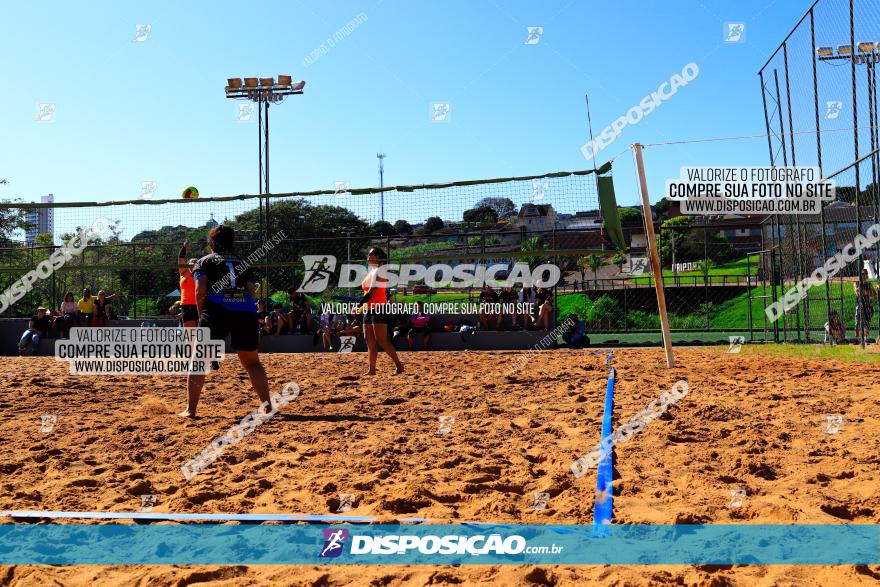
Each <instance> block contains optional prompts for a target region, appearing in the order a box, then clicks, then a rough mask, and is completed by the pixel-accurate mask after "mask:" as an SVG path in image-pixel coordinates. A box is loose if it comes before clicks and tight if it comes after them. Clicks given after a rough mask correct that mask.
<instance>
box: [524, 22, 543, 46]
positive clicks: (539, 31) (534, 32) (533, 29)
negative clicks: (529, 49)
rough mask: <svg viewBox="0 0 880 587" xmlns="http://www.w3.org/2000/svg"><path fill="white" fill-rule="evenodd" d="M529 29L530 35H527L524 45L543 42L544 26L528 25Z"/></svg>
mask: <svg viewBox="0 0 880 587" xmlns="http://www.w3.org/2000/svg"><path fill="white" fill-rule="evenodd" d="M526 29H527V30H528V37H526V42H525V43H523V44H524V45H537V44H538V43H540V42H541V35H543V34H544V27H542V26H530V27H526Z"/></svg>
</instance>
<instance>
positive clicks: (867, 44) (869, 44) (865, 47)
mask: <svg viewBox="0 0 880 587" xmlns="http://www.w3.org/2000/svg"><path fill="white" fill-rule="evenodd" d="M858 47H859V51H861V52H862V53H873V52H874V42H873V41H859V45H858Z"/></svg>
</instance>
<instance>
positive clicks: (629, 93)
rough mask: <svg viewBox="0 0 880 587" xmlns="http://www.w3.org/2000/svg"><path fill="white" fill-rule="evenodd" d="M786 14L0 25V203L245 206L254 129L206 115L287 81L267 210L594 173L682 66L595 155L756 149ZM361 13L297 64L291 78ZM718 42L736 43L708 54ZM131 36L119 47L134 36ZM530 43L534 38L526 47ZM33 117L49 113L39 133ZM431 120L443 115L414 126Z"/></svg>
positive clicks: (620, 170)
mask: <svg viewBox="0 0 880 587" xmlns="http://www.w3.org/2000/svg"><path fill="white" fill-rule="evenodd" d="M809 4H810V3H809V2H808V1H806V0H796V1H785V2H783V1H780V0H776V1H775V2H772V1H771V2H756V1H750V0H745V1H741V2H727V1H720V0H716V1H713V0H702V1H701V0H681V1H666V2H643V1H642V2H638V1H624V0H621V1H616V2H584V1H573V2H535V1H534V0H530V1H516V2H504V1H502V0H488V1H487V0H447V1H444V2H413V1H410V2H406V1H403V0H367V1H346V2H303V1H300V2H297V1H294V2H274V3H273V2H267V3H264V4H260V5H259V6H257V5H254V4H251V3H245V2H212V3H210V4H209V3H206V2H202V3H182V2H166V1H151V2H144V3H138V4H137V5H135V4H130V5H129V4H128V3H117V2H90V3H72V2H64V3H62V2H42V3H24V2H19V3H15V4H7V5H6V6H4V10H3V17H2V19H0V51H2V54H3V55H4V56H6V58H5V59H4V68H3V71H4V80H5V82H6V84H7V91H4V92H2V94H0V113H2V115H0V133H2V136H3V137H4V140H3V141H2V143H0V177H5V178H6V179H8V180H9V182H10V183H9V184H8V185H5V186H0V198H12V197H20V198H23V199H25V200H27V201H36V200H38V199H39V197H40V196H41V195H44V194H47V193H49V192H52V193H54V194H55V197H56V201H108V200H126V199H134V198H137V197H138V196H139V195H140V184H141V182H142V181H148V180H152V181H156V182H157V183H158V192H157V195H158V196H160V197H177V196H178V195H179V193H180V191H181V190H182V189H183V188H184V187H185V186H187V185H190V184H193V185H196V186H198V187H199V189H200V191H201V193H202V195H203V196H218V195H231V194H239V193H255V192H256V191H257V185H256V184H257V169H256V164H257V161H256V159H257V156H256V145H255V142H256V136H255V135H256V132H257V131H256V124H255V123H242V122H238V121H237V120H236V117H235V108H236V105H235V102H234V101H231V100H226V99H225V98H224V93H223V87H224V85H225V80H226V78H227V77H230V76H236V75H240V76H245V75H256V76H259V75H264V76H265V75H277V74H280V73H289V74H291V75H293V77H294V79H305V80H306V82H307V85H306V91H305V94H304V95H302V96H295V97H292V98H289V99H288V100H287V101H286V102H285V103H284V104H282V105H281V106H278V107H274V108H273V109H272V111H271V133H272V134H271V153H272V161H271V170H272V188H273V189H272V191H273V192H287V191H297V190H315V189H332V188H333V185H334V181H336V180H348V181H351V182H352V185H354V186H369V185H377V184H378V175H377V160H376V157H375V154H376V152H377V151H380V150H381V151H384V152H385V153H387V155H388V157H387V159H386V173H385V183H386V185H394V184H407V183H430V182H437V181H450V180H461V179H475V178H485V177H503V176H509V175H527V174H537V173H543V172H550V171H558V170H574V169H585V168H590V167H592V164H591V163H590V162H588V161H586V160H585V159H584V157H583V156H582V154H581V152H580V150H579V149H580V147H581V145H583V144H584V143H585V142H586V140H587V138H588V136H587V126H586V116H585V107H584V94H585V93H589V94H590V98H591V106H592V109H593V113H592V114H593V127H594V133H598V132H599V131H600V130H601V129H602V128H603V127H604V126H606V125H608V124H610V123H611V122H612V121H613V120H614V119H615V118H617V117H618V116H620V115H622V114H624V113H625V112H626V110H627V109H629V108H630V107H631V106H634V105H636V104H638V102H639V101H640V100H641V99H642V98H643V97H644V96H645V95H647V94H649V93H650V92H651V91H653V90H656V88H657V86H658V85H659V84H660V83H661V82H663V81H665V80H668V79H669V77H670V75H671V74H673V73H675V72H679V71H681V69H682V67H683V66H684V65H685V64H686V63H688V62H695V63H697V64H698V65H699V68H700V73H699V77H698V78H697V79H695V80H694V81H693V82H691V83H690V84H689V85H687V86H686V87H684V88H681V89H680V90H679V92H678V93H677V94H676V95H675V96H674V97H673V98H672V99H671V100H669V101H668V102H665V103H664V104H663V105H662V106H660V107H659V108H658V109H657V110H656V111H654V112H653V113H651V114H650V115H649V116H647V117H645V118H644V119H643V120H642V121H641V122H640V123H639V124H638V125H637V126H634V127H627V128H626V129H625V130H624V132H623V134H622V135H621V136H620V137H618V138H617V140H616V141H615V142H614V143H613V144H612V145H611V146H609V147H608V148H606V149H605V150H604V151H603V152H601V153H600V155H599V157H598V160H599V161H600V162H601V161H604V160H606V159H607V158H608V157H611V156H613V155H616V154H618V153H619V152H620V151H622V150H624V149H626V148H627V146H628V145H629V144H630V143H632V142H636V141H638V142H642V143H654V142H659V141H666V140H679V139H697V138H705V137H716V136H729V135H746V134H760V133H763V132H764V119H763V113H762V109H761V97H760V93H759V82H758V77H757V71H758V69H759V68H760V66H761V65H762V64H763V63H764V61H765V60H766V59H767V58H768V57H769V55H770V53H771V52H772V51H773V50H774V49H775V48H776V46H777V45H778V44H779V42H780V41H781V40H782V38H783V37H784V35H785V34H786V33H787V32H788V30H789V29H790V28H791V27H792V25H794V23H795V22H796V21H797V19H798V18H799V17H800V16H801V15H802V14H803V12H804V11H805V10H806V9H807V8H808V7H809ZM360 14H363V15H365V17H366V20H365V21H364V22H362V23H361V24H360V25H359V26H358V27H357V28H356V29H355V30H354V31H353V32H352V33H351V34H350V35H349V36H347V37H346V38H344V39H342V40H341V41H339V42H337V43H336V45H335V46H334V47H332V48H331V49H329V51H327V52H326V54H324V55H322V56H321V57H320V58H319V59H317V60H316V61H315V62H314V63H312V64H311V65H309V66H308V67H305V66H304V64H303V60H304V59H305V58H306V57H307V56H308V55H309V54H310V53H311V52H312V51H313V50H315V49H317V48H318V47H319V46H320V45H321V43H322V42H324V41H325V40H326V39H327V38H328V37H331V36H332V35H333V34H334V32H335V31H337V30H338V29H339V28H341V27H343V26H344V25H345V24H346V23H347V22H349V21H350V20H352V19H354V18H356V17H357V16H358V15H360ZM725 22H743V23H745V25H746V36H745V42H742V43H735V44H733V43H725V42H724V41H723V30H724V23H725ZM137 24H149V25H150V27H151V30H150V33H149V36H148V37H147V38H146V40H144V41H143V42H134V37H135V26H136V25H137ZM528 26H542V27H543V28H544V32H543V35H542V36H541V38H540V41H539V42H538V43H537V44H535V45H527V44H525V41H526V37H527V27H528ZM39 102H51V103H54V104H55V117H54V121H53V122H51V123H39V122H37V121H36V109H37V106H36V105H37V103H39ZM434 102H448V103H450V104H451V108H452V116H451V121H450V122H448V123H436V122H431V120H430V116H429V112H430V108H431V106H430V105H431V104H432V103H434ZM645 156H646V165H647V174H648V179H649V188H650V192H651V199H652V201H656V200H658V199H659V198H660V197H661V195H662V193H661V192H662V189H663V185H664V183H665V180H666V179H668V178H671V177H675V176H677V175H678V169H679V167H680V166H682V165H766V164H768V153H767V144H766V140H751V141H730V142H723V143H709V144H693V145H682V146H668V147H658V148H651V149H648V150H647V151H646V152H645ZM614 177H615V183H616V186H617V194H618V200H619V202H620V204H622V205H623V204H633V203H635V202H636V198H637V191H636V182H635V175H634V171H633V164H632V157H631V156H630V155H629V154H628V153H627V154H624V155H623V156H621V157H620V158H618V159H617V160H616V164H615V174H614Z"/></svg>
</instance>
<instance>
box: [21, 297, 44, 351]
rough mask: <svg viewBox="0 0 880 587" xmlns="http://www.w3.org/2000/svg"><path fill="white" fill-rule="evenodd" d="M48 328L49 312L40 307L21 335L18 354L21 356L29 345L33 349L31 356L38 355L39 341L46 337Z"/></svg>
mask: <svg viewBox="0 0 880 587" xmlns="http://www.w3.org/2000/svg"><path fill="white" fill-rule="evenodd" d="M50 328H52V317H51V316H50V315H49V310H47V309H46V308H44V307H43V306H40V307H39V308H37V313H36V314H35V315H34V316H33V317H31V319H30V321H29V322H28V328H27V330H25V331H24V334H22V335H21V340H19V341H18V354H19V355H21V356H23V355H24V349H25V347H27V345H28V344H30V345H31V348H32V349H33V353H32V354H34V355H39V354H40V339H41V338H43V337H45V336H48V334H49V329H50Z"/></svg>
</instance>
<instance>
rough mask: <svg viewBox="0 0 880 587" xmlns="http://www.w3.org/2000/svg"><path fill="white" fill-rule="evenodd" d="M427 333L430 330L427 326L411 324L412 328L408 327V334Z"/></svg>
mask: <svg viewBox="0 0 880 587" xmlns="http://www.w3.org/2000/svg"><path fill="white" fill-rule="evenodd" d="M429 333H430V331H429V330H428V327H427V326H413V327H412V328H410V329H409V335H410V336H412V335H414V334H429Z"/></svg>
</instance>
